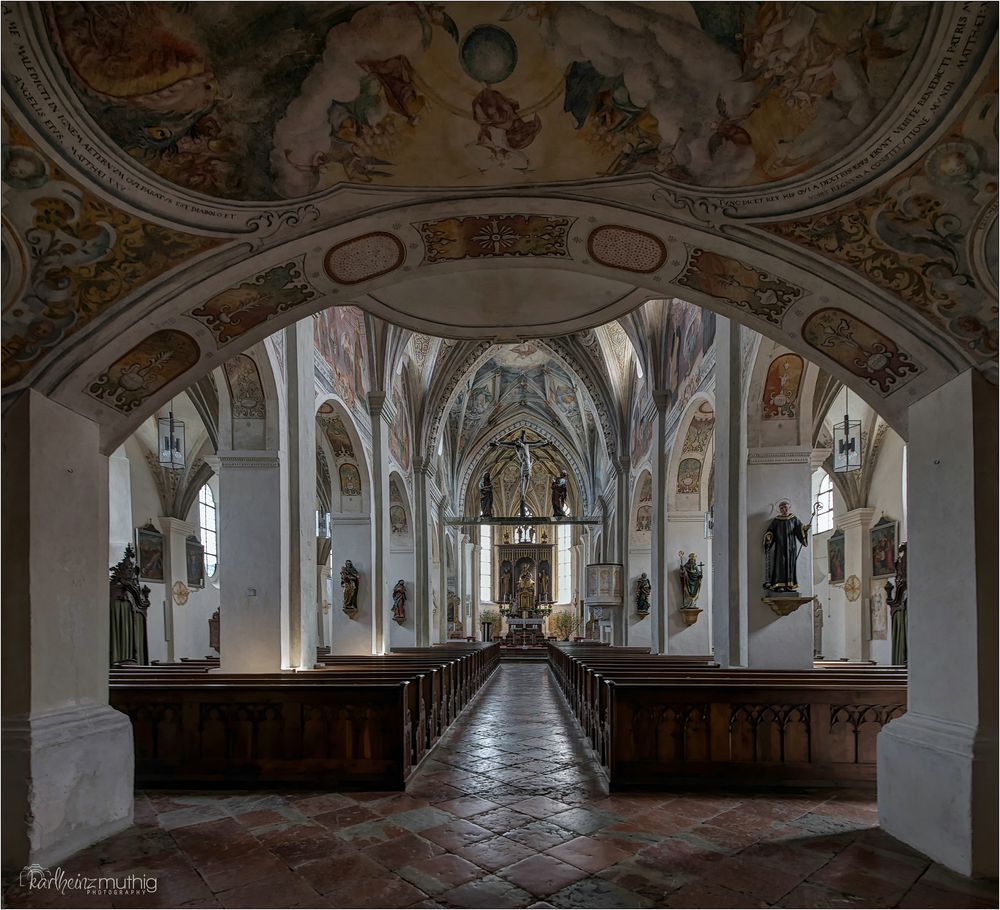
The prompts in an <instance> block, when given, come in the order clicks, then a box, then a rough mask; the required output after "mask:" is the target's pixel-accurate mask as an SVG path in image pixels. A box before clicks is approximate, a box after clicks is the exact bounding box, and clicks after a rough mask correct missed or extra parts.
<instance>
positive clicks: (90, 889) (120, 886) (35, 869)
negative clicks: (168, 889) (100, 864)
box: [18, 863, 157, 897]
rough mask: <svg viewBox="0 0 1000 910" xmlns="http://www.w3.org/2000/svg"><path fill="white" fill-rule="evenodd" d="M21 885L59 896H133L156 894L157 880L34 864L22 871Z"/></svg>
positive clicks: (131, 875) (19, 882)
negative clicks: (83, 873) (84, 872)
mask: <svg viewBox="0 0 1000 910" xmlns="http://www.w3.org/2000/svg"><path fill="white" fill-rule="evenodd" d="M18 884H20V885H21V887H22V888H27V889H28V890H30V891H52V892H55V893H57V894H71V893H77V894H100V895H106V896H109V897H123V896H126V895H130V894H155V893H156V886H157V879H156V878H155V877H154V876H151V875H139V874H135V873H130V874H128V875H77V874H73V873H68V872H66V871H65V870H63V869H61V868H59V867H58V866H57V867H56V868H55V869H46V868H45V867H44V866H40V865H38V863H32V864H31V865H30V866H25V867H24V868H23V869H22V870H21V874H20V876H19V878H18Z"/></svg>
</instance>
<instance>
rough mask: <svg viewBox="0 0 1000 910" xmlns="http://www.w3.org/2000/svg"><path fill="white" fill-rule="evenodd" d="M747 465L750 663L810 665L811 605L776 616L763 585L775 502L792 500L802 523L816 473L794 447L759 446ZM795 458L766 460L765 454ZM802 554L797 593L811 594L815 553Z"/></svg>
mask: <svg viewBox="0 0 1000 910" xmlns="http://www.w3.org/2000/svg"><path fill="white" fill-rule="evenodd" d="M753 455H754V456H755V457H751V459H750V462H749V464H748V465H747V525H746V528H747V531H746V533H747V542H748V543H747V573H748V592H749V593H748V609H747V615H748V628H749V650H748V657H749V666H751V667H762V668H772V669H807V668H809V667H812V660H813V658H812V653H813V651H812V608H811V607H810V606H809V604H806V605H805V606H802V607H799V609H797V610H795V612H793V613H790V614H789V615H788V616H778V615H776V614H775V613H774V612H773V611H772V610H771V608H770V607H769V606H768V605H767V604H765V603H762V602H761V597H763V596H764V594H765V593H766V592H765V591H764V589H763V583H764V545H763V538H764V532H765V530H766V529H767V526H768V524H769V523H770V521H771V519H772V518H773V517H774V516H775V515H776V514H777V503H778V502H779V501H780V500H781V499H788V500H789V501H790V502H791V505H792V511H793V512H794V513H795V514H796V515H797V516H798V517H799V520H800V521H802V523H803V524H805V523H807V522H808V521H809V514H810V512H811V510H812V487H811V479H812V471H811V470H810V468H809V452H808V451H798V450H794V449H782V450H756V452H755V453H753ZM765 456H766V457H769V458H773V459H796V460H786V461H778V463H762V462H761V461H760V460H759V459H760V458H762V457H765ZM813 546H815V544H813V543H812V542H810V545H809V547H808V548H803V549H802V551H801V552H800V553H799V560H798V564H797V573H796V574H797V577H798V582H799V593H800V595H801V596H803V597H808V596H811V594H812V563H811V561H812V555H811V554H810V552H809V550H810V548H812V547H813Z"/></svg>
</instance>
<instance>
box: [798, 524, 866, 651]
mask: <svg viewBox="0 0 1000 910" xmlns="http://www.w3.org/2000/svg"><path fill="white" fill-rule="evenodd" d="M874 516H875V510H874V509H853V510H852V511H850V512H846V513H845V514H844V515H841V516H840V518H838V519H837V527H838V528H840V530H841V531H843V532H844V579H845V581H846V579H848V578H850V577H851V576H852V575H854V576H856V577H857V579H858V581H859V582H860V588H859V592H858V598H857V600H855V601H853V602H851V601H850V600H848V599H847V596H846V586H845V589H844V590H843V592H842V593H843V594H844V598H843V601H844V614H843V615H844V657H850V658H851V659H852V660H868V657H869V651H870V650H871V648H870V639H871V629H870V621H869V617H870V615H871V614H870V607H869V603H870V600H871V593H872V578H871V576H872V547H871V538H870V537H869V531H871V526H872V519H873V518H874ZM803 609H805V608H803Z"/></svg>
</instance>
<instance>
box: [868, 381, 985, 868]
mask: <svg viewBox="0 0 1000 910" xmlns="http://www.w3.org/2000/svg"><path fill="white" fill-rule="evenodd" d="M909 432H910V438H909V447H908V449H907V473H908V478H907V494H908V495H907V508H908V515H907V519H908V530H909V540H908V542H907V565H908V576H909V577H908V590H909V603H908V610H907V613H908V622H909V635H908V643H909V654H908V658H909V691H908V709H907V713H906V714H905V715H904V716H903V717H901V718H899V719H898V720H894V721H893V722H892V723H890V724H889V725H888V726H887V727H886V728H885V729H883V731H882V733H881V734H880V735H879V738H878V806H879V823H880V825H881V826H882V828H883V830H885V831H886V832H887V833H889V834H891V835H893V837H897V838H899V839H900V840H903V841H905V842H906V843H908V844H910V845H911V846H913V847H915V848H916V849H918V850H921V851H923V852H924V853H926V854H928V855H929V856H930V857H931V858H932V859H934V860H936V861H937V862H940V863H943V864H945V865H946V866H949V867H950V868H952V869H954V870H956V871H958V872H960V873H962V874H963V875H977V876H992V877H995V876H996V874H997V811H996V807H997V707H998V706H997V519H996V516H997V472H996V458H997V390H996V387H994V386H991V385H989V384H988V383H987V382H986V380H984V379H983V378H982V377H981V376H980V375H979V373H977V372H976V371H975V370H968V371H967V372H965V373H963V374H962V375H961V376H958V377H956V378H955V379H953V380H951V382H949V383H948V384H946V385H944V386H942V387H941V388H940V389H938V390H937V391H935V392H932V393H931V394H930V395H928V396H927V397H926V398H924V399H922V400H921V401H918V402H917V403H916V404H915V405H913V406H912V407H911V408H910V412H909Z"/></svg>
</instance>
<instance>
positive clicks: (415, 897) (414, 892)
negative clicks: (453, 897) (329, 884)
mask: <svg viewBox="0 0 1000 910" xmlns="http://www.w3.org/2000/svg"><path fill="white" fill-rule="evenodd" d="M323 897H324V900H325V901H326V904H325V906H328V907H410V906H412V905H413V904H416V903H418V902H423V901H425V900H426V899H427V895H426V894H424V892H423V891H421V890H420V889H419V888H415V887H414V886H413V885H411V884H410V883H409V882H407V881H404V880H403V879H401V878H400V877H399V876H398V875H393V874H391V873H388V872H386V873H383V874H382V875H381V876H380V877H370V878H348V879H343V880H341V881H340V882H339V883H338V884H337V885H336V886H335V887H334V888H333V889H331V890H330V891H328V892H327V893H326V894H325V895H323Z"/></svg>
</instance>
